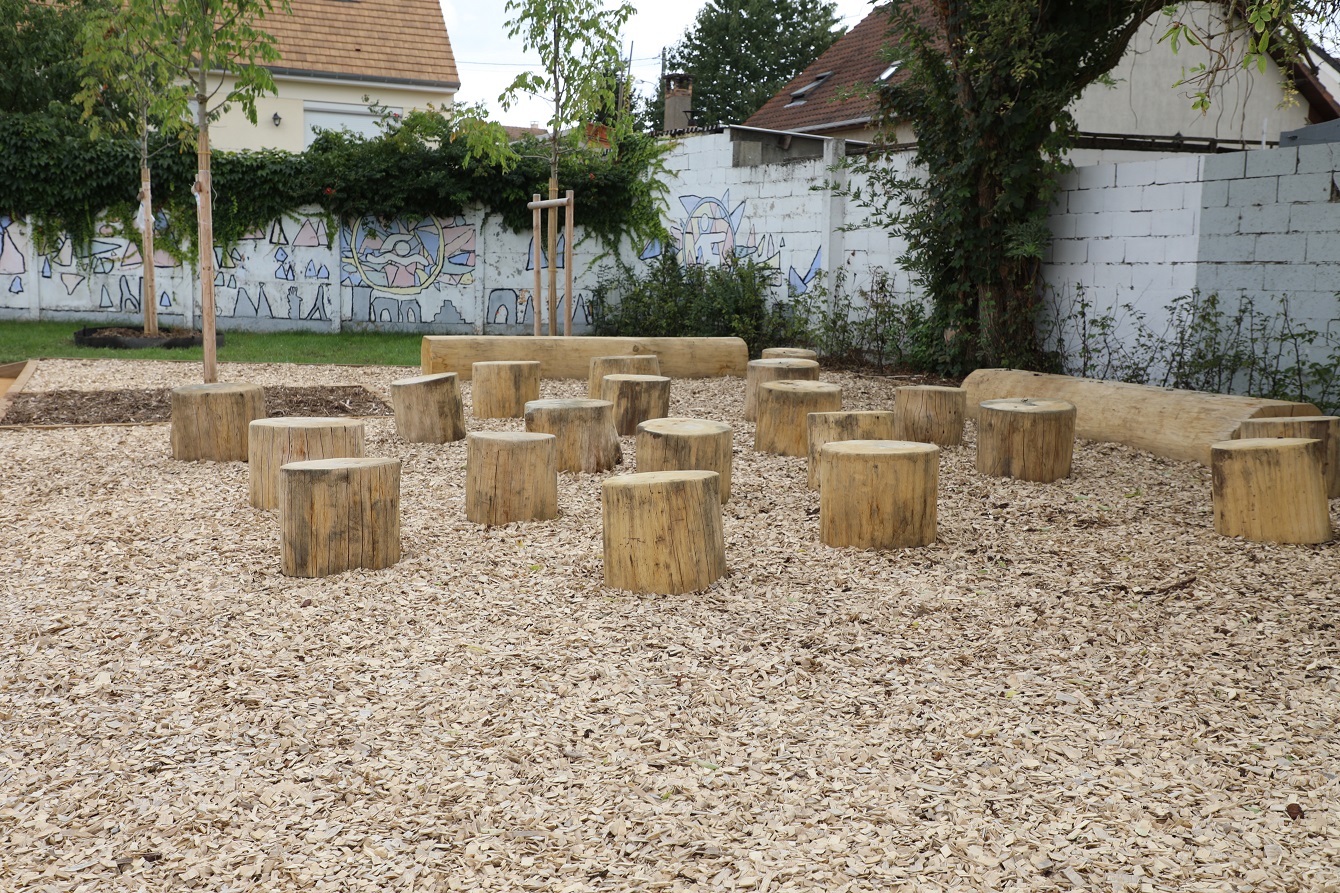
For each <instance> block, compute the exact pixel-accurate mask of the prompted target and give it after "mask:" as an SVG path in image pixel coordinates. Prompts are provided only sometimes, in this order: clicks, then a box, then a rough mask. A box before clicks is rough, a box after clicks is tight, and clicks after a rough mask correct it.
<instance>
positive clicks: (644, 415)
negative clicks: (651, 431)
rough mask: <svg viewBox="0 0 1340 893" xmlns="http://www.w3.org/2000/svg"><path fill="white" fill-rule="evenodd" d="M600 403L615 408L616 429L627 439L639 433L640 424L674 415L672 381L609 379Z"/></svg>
mask: <svg viewBox="0 0 1340 893" xmlns="http://www.w3.org/2000/svg"><path fill="white" fill-rule="evenodd" d="M600 399H602V400H608V401H610V402H611V403H613V404H614V428H615V430H616V431H618V432H619V434H620V435H624V436H627V435H630V434H634V433H636V432H637V426H638V424H639V423H640V422H645V421H646V420H647V419H663V418H665V417H666V416H668V415H669V414H670V379H669V378H667V377H665V376H664V375H624V374H618V375H606V376H605V377H604V378H603V379H602V383H601V390H600Z"/></svg>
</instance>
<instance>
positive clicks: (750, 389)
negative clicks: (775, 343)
mask: <svg viewBox="0 0 1340 893" xmlns="http://www.w3.org/2000/svg"><path fill="white" fill-rule="evenodd" d="M791 380H796V381H818V380H819V364H818V363H817V362H815V361H814V360H802V359H796V358H786V357H778V358H776V359H768V360H750V361H749V363H748V365H746V366H745V377H744V417H745V419H746V421H750V422H752V421H755V420H756V419H757V418H758V389H759V386H760V385H763V384H765V383H767V382H769V381H791Z"/></svg>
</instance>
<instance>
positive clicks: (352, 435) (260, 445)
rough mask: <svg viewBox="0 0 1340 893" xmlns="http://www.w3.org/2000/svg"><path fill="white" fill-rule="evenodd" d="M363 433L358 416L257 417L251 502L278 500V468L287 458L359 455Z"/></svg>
mask: <svg viewBox="0 0 1340 893" xmlns="http://www.w3.org/2000/svg"><path fill="white" fill-rule="evenodd" d="M363 436H364V435H363V423H362V422H361V421H359V420H358V419H341V418H330V419H327V418H275V419H256V420H255V421H254V422H252V423H251V435H250V447H249V449H248V465H249V468H248V471H249V472H250V481H249V483H248V487H247V490H248V493H249V494H250V496H251V504H252V505H254V506H255V507H256V508H258V509H272V508H275V507H276V506H277V505H278V504H279V469H280V468H281V467H282V466H284V465H288V464H289V463H290V462H305V461H308V460H312V459H354V458H359V457H361V456H362V455H363V446H364V440H363Z"/></svg>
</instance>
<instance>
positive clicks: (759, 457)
mask: <svg viewBox="0 0 1340 893" xmlns="http://www.w3.org/2000/svg"><path fill="white" fill-rule="evenodd" d="M416 372H417V370H413V369H356V368H348V367H333V366H332V367H289V366H232V365H225V366H224V367H223V368H222V369H221V379H222V380H226V381H248V382H254V383H256V384H261V385H265V386H266V387H273V386H280V385H282V386H289V387H309V386H324V385H332V384H340V385H358V386H360V387H365V388H367V389H368V390H369V391H371V392H372V393H373V394H374V395H377V396H379V397H380V398H382V399H383V400H384V399H386V398H387V396H388V395H389V387H390V382H391V381H393V380H394V379H396V378H400V377H404V376H407V375H413V374H416ZM197 373H198V367H195V366H191V365H190V364H171V363H148V362H143V361H119V362H118V361H61V362H48V361H43V363H42V364H41V366H40V367H39V369H38V371H37V373H36V374H35V375H34V376H33V378H32V379H31V381H30V382H29V384H28V387H27V388H26V390H27V391H28V392H30V393H31V392H50V391H53V390H62V389H63V390H86V391H103V390H109V389H114V390H120V389H132V390H144V389H151V388H164V387H174V386H176V385H178V384H186V383H190V382H192V381H194V380H195V378H196V375H197ZM823 379H824V380H826V381H832V382H836V383H838V384H841V385H842V388H843V396H844V401H845V405H846V407H847V408H850V409H878V408H888V407H889V406H890V405H891V404H892V402H893V397H894V388H895V387H896V385H897V384H899V381H898V380H897V379H888V378H878V377H869V376H861V375H855V374H850V373H845V372H827V371H826V372H824V373H823ZM585 388H586V385H585V382H555V381H546V382H544V384H543V388H542V396H544V397H576V396H582V395H583V393H584V391H585ZM463 391H464V396H465V400H466V407H467V414H468V412H469V407H470V388H469V385H468V384H466V385H465V386H464V387H463ZM742 400H743V384H742V382H741V381H739V380H738V379H713V380H703V381H693V380H676V381H675V382H674V384H673V389H672V405H671V411H672V413H674V414H676V415H684V416H691V417H703V418H715V419H722V420H725V421H728V422H729V423H730V424H731V425H732V426H733V428H734V431H735V435H734V436H735V443H734V463H735V466H734V474H733V478H734V480H733V486H732V491H733V495H732V498H731V501H730V502H729V503H727V504H726V505H725V506H724V507H723V512H722V514H723V519H724V526H725V535H726V549H727V564H728V571H727V576H725V577H724V578H723V579H721V580H720V581H718V582H717V583H715V584H713V585H712V586H711V587H709V588H708V589H707V590H705V591H703V592H699V593H693V594H687V595H682V596H664V597H656V596H638V595H633V594H631V593H628V592H624V591H619V590H613V589H609V588H606V587H605V586H604V584H603V580H602V557H601V521H600V517H601V509H600V483H601V480H602V479H603V478H604V477H605V476H606V475H580V474H578V475H572V474H564V475H560V476H559V500H560V511H561V514H560V517H559V518H558V519H556V520H554V521H552V522H546V523H531V524H515V525H509V526H506V527H494V528H481V527H477V526H475V525H472V524H470V523H468V522H467V521H466V520H465V518H464V510H463V504H464V496H463V485H464V465H465V444H464V442H463V441H462V442H457V443H450V444H441V445H434V444H412V443H406V442H405V441H403V440H401V439H399V438H398V437H397V436H396V433H395V427H394V424H393V422H392V420H390V419H387V418H370V419H368V420H367V421H366V427H367V446H368V451H369V454H371V455H381V456H395V457H398V458H399V459H400V460H401V461H402V463H403V467H402V483H401V519H402V542H403V556H402V559H401V561H400V562H399V563H398V564H397V565H395V566H394V567H391V568H387V569H384V570H378V571H350V572H347V573H343V574H339V575H336V576H333V577H328V578H325V579H318V580H303V579H293V578H288V577H284V576H282V575H281V574H280V572H279V568H280V548H279V530H278V524H277V522H276V519H275V517H274V514H273V513H267V512H264V511H260V510H257V509H254V508H252V507H251V505H250V503H249V502H248V496H247V468H246V465H245V464H243V463H211V462H202V463H191V462H175V461H173V460H172V459H171V458H170V457H169V433H170V432H169V428H168V426H166V425H161V424H160V425H145V426H135V427H93V428H35V427H28V428H5V429H3V430H0V890H4V891H6V893H8V891H104V890H113V891H120V890H134V891H181V890H208V891H250V890H255V891H272V890H277V891H288V890H294V891H297V890H304V891H306V890H311V891H368V893H374V891H376V893H380V891H413V893H423V891H449V890H480V891H528V890H534V891H627V893H632V891H638V893H641V891H656V890H667V891H708V890H712V891H715V890H745V891H751V893H778V891H795V893H812V891H870V893H876V891H878V893H886V891H905V893H949V891H1071V890H1085V891H1102V893H1108V891H1116V893H1121V891H1140V893H1144V891H1151V893H1155V891H1189V893H1210V891H1214V893H1249V891H1251V893H1258V891H1259V893H1266V891H1271V893H1275V891H1296V893H1326V891H1330V893H1335V891H1340V729H1338V724H1340V633H1338V632H1337V626H1338V625H1340V580H1338V578H1340V546H1338V545H1337V544H1335V543H1331V544H1326V545H1321V546H1283V545H1272V544H1259V543H1249V542H1244V541H1241V540H1237V539H1229V538H1224V537H1219V536H1217V535H1215V533H1214V529H1213V521H1212V515H1211V506H1210V479H1209V472H1208V470H1207V469H1205V468H1203V467H1201V466H1198V465H1195V464H1191V463H1185V462H1174V461H1169V460H1166V459H1161V458H1158V457H1155V456H1152V455H1150V454H1148V453H1142V452H1138V451H1136V450H1132V449H1128V448H1126V447H1123V446H1118V445H1113V444H1096V443H1089V442H1083V441H1081V442H1079V443H1077V445H1076V452H1075V463H1074V473H1073V475H1072V476H1071V477H1070V478H1068V479H1066V480H1064V481H1060V482H1057V483H1056V484H1051V485H1039V484H1030V483H1024V482H1019V481H1011V480H1000V479H994V478H987V477H984V476H982V475H979V474H978V473H977V471H976V469H975V463H974V432H973V429H972V426H971V425H969V426H968V430H967V440H966V443H965V444H964V445H963V446H962V447H953V448H949V449H945V450H944V451H943V452H942V454H941V457H940V483H939V527H938V539H937V542H936V543H935V544H934V545H932V546H930V547H927V548H924V549H909V550H900V551H895V552H885V553H873V552H860V551H855V550H848V549H844V550H836V549H829V548H826V547H825V546H823V545H822V544H821V543H820V542H819V540H818V496H817V494H816V493H815V492H813V491H810V490H808V489H807V488H806V473H805V462H804V460H802V459H791V458H785V457H777V456H768V455H763V454H759V453H755V452H754V451H753V449H752V437H753V426H752V425H751V424H750V423H748V422H745V421H744V420H743V419H742V418H741V414H740V409H741V404H742ZM467 419H468V426H469V428H470V429H471V430H513V431H515V430H521V428H522V423H521V421H520V420H518V419H502V420H488V421H480V420H475V419H473V418H469V416H468V415H467ZM622 447H623V451H624V455H625V464H624V466H623V467H621V468H619V469H617V470H616V471H614V472H613V473H614V474H625V473H628V472H630V471H632V470H634V468H635V467H636V455H635V443H634V440H633V439H632V438H622ZM1331 509H1332V517H1333V522H1340V501H1333V502H1332V503H1331Z"/></svg>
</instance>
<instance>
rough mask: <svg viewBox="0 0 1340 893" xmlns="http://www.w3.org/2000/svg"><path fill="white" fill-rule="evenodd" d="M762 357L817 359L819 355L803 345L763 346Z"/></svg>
mask: <svg viewBox="0 0 1340 893" xmlns="http://www.w3.org/2000/svg"><path fill="white" fill-rule="evenodd" d="M762 357H763V359H765V360H816V361H817V360H818V359H819V355H818V354H817V353H815V352H814V351H812V350H806V349H805V348H803V347H765V348H763V353H762Z"/></svg>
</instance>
